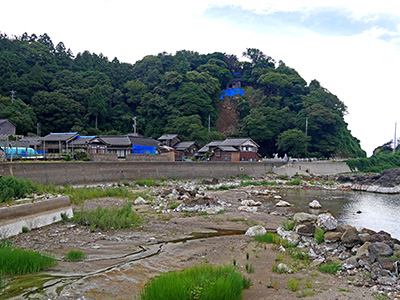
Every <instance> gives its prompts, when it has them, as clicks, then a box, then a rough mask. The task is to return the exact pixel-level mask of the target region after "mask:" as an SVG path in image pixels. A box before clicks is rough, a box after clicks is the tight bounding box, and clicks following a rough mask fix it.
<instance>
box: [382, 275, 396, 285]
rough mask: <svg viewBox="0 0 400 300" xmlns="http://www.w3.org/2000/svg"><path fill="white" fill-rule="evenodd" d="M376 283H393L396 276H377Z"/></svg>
mask: <svg viewBox="0 0 400 300" xmlns="http://www.w3.org/2000/svg"><path fill="white" fill-rule="evenodd" d="M378 283H379V284H382V285H394V284H395V283H396V278H393V277H390V276H383V277H379V278H378Z"/></svg>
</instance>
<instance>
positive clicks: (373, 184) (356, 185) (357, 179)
mask: <svg viewBox="0 0 400 300" xmlns="http://www.w3.org/2000/svg"><path fill="white" fill-rule="evenodd" d="M336 181H337V182H340V183H343V184H346V185H348V186H350V187H351V188H352V189H354V190H361V191H366V192H376V193H388V194H395V193H400V169H389V170H385V171H383V172H382V173H381V174H342V175H339V176H337V177H336Z"/></svg>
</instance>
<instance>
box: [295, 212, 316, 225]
mask: <svg viewBox="0 0 400 300" xmlns="http://www.w3.org/2000/svg"><path fill="white" fill-rule="evenodd" d="M293 219H294V220H296V221H297V222H300V223H304V222H315V221H317V216H316V215H312V214H308V213H305V212H300V213H297V214H295V215H294V216H293Z"/></svg>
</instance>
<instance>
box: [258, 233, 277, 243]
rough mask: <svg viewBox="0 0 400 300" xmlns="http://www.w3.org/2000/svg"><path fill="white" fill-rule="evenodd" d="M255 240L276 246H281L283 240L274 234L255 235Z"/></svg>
mask: <svg viewBox="0 0 400 300" xmlns="http://www.w3.org/2000/svg"><path fill="white" fill-rule="evenodd" d="M254 240H255V241H256V242H259V243H267V244H275V245H279V244H280V243H281V238H280V237H279V235H277V234H276V233H272V232H267V233H265V234H258V235H255V236H254Z"/></svg>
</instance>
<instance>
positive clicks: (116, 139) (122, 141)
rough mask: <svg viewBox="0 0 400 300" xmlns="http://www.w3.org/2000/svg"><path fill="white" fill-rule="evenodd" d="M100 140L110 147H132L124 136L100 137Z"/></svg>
mask: <svg viewBox="0 0 400 300" xmlns="http://www.w3.org/2000/svg"><path fill="white" fill-rule="evenodd" d="M100 138H101V139H102V140H103V141H104V142H105V143H107V144H109V145H111V146H121V147H124V146H126V147H129V146H131V145H132V143H131V141H130V139H129V138H128V137H127V136H126V135H102V136H100Z"/></svg>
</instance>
